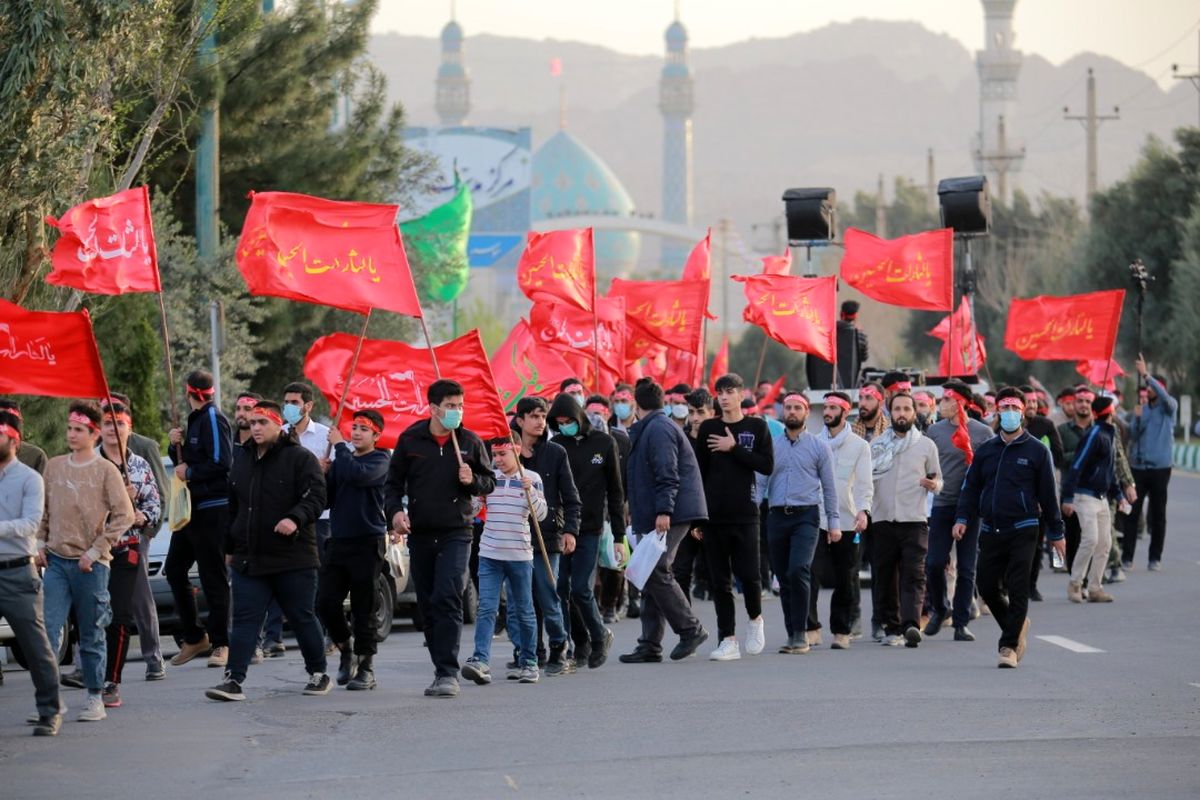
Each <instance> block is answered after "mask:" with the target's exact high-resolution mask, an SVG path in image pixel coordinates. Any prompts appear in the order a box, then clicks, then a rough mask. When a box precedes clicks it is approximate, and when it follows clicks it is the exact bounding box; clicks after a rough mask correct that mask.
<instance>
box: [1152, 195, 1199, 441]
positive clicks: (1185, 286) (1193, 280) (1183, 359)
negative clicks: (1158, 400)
mask: <svg viewBox="0 0 1200 800" xmlns="http://www.w3.org/2000/svg"><path fill="white" fill-rule="evenodd" d="M1181 239H1182V242H1181V253H1180V255H1179V257H1178V258H1176V259H1175V260H1174V261H1172V262H1171V286H1172V290H1171V297H1170V299H1169V300H1168V308H1169V311H1168V319H1169V320H1170V322H1169V326H1170V328H1169V330H1170V335H1169V336H1168V337H1167V342H1166V346H1165V348H1164V349H1163V350H1161V351H1157V353H1156V355H1158V356H1159V357H1161V359H1162V361H1163V362H1164V363H1165V364H1166V365H1167V368H1168V370H1169V371H1170V373H1171V375H1172V377H1174V379H1175V382H1176V383H1177V384H1178V385H1179V388H1178V389H1175V388H1172V392H1173V393H1175V394H1184V393H1188V394H1191V395H1192V396H1193V397H1197V396H1200V324H1197V319H1196V304H1197V302H1200V203H1197V204H1195V206H1194V207H1193V209H1192V215H1191V217H1190V218H1189V219H1188V220H1187V221H1186V222H1185V223H1184V224H1183V226H1182V231H1181ZM1183 422H1184V424H1185V425H1190V424H1191V421H1190V420H1183Z"/></svg>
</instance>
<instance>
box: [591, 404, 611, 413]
mask: <svg viewBox="0 0 1200 800" xmlns="http://www.w3.org/2000/svg"><path fill="white" fill-rule="evenodd" d="M586 410H587V411H590V412H592V413H593V414H602V413H604V412H605V411H608V406H606V405H604V403H589V404H588V406H587V409H586Z"/></svg>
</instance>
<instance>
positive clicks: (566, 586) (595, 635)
mask: <svg viewBox="0 0 1200 800" xmlns="http://www.w3.org/2000/svg"><path fill="white" fill-rule="evenodd" d="M558 563H559V567H560V568H559V570H558V598H559V600H561V601H562V607H563V611H564V613H563V628H565V629H566V632H567V638H574V639H582V638H583V637H581V636H579V634H580V633H581V632H580V631H576V632H575V635H572V633H571V614H569V613H565V612H566V611H567V609H569V608H572V607H573V608H575V609H576V610H577V611H578V612H579V615H580V617H581V618H582V620H583V624H584V627H586V628H587V638H589V639H590V640H591V641H592V643H593V644H601V643H603V642H604V634H605V632H606V629H605V627H604V619H603V617H601V616H600V609H599V607H598V606H597V605H596V588H595V587H596V569H597V568H598V567H599V566H600V536H599V535H598V534H597V535H595V536H591V535H580V536H576V537H575V552H573V553H571V554H570V555H569V556H563V557H562V558H561V559H559V562H558Z"/></svg>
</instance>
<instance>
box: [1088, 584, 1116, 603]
mask: <svg viewBox="0 0 1200 800" xmlns="http://www.w3.org/2000/svg"><path fill="white" fill-rule="evenodd" d="M1112 601H1113V596H1112V595H1111V594H1109V593H1108V592H1106V591H1104V590H1103V589H1101V588H1100V587H1099V586H1097V587H1095V588H1094V589H1088V602H1089V603H1111V602H1112Z"/></svg>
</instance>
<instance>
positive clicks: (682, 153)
mask: <svg viewBox="0 0 1200 800" xmlns="http://www.w3.org/2000/svg"><path fill="white" fill-rule="evenodd" d="M666 43H667V60H666V63H665V64H663V69H662V78H661V79H660V80H659V84H658V97H659V101H658V108H659V110H660V111H661V112H662V115H663V172H662V218H663V219H664V220H666V221H667V222H677V223H679V224H681V225H690V224H691V222H692V109H693V108H694V105H695V104H694V103H693V101H692V71H691V68H690V67H689V66H688V49H687V48H688V35H687V30H686V29H685V28H684V27H683V23H681V22H680V21H679V10H678V6H677V7H676V11H675V21H674V22H672V23H671V24H670V25H669V26H668V27H667V32H666ZM690 250H691V245H690V244H687V243H684V242H675V241H671V240H664V241H663V249H662V261H663V264H662V265H663V266H665V267H671V266H682V264H683V262H684V260H685V259H686V258H687V254H688V252H690Z"/></svg>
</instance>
